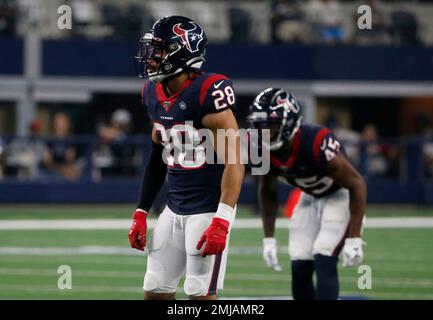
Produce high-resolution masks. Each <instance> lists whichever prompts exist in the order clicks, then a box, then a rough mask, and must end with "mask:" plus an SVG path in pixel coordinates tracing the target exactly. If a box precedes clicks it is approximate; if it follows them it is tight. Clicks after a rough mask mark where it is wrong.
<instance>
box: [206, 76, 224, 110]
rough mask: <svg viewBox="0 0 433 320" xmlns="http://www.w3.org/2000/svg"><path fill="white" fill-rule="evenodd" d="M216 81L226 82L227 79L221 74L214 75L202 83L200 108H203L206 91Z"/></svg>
mask: <svg viewBox="0 0 433 320" xmlns="http://www.w3.org/2000/svg"><path fill="white" fill-rule="evenodd" d="M218 80H228V78H227V77H226V76H225V75H222V74H214V75H213V76H210V77H209V78H207V79H206V80H205V81H203V83H202V85H201V88H200V107H203V105H204V99H205V98H206V94H207V91H208V90H209V88H210V87H211V85H212V84H214V83H215V82H216V81H218Z"/></svg>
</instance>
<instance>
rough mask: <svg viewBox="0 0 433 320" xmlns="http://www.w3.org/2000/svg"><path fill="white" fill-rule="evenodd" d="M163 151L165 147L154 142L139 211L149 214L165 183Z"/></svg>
mask: <svg viewBox="0 0 433 320" xmlns="http://www.w3.org/2000/svg"><path fill="white" fill-rule="evenodd" d="M163 149H164V147H163V146H162V145H160V144H156V143H153V142H152V150H151V152H150V156H149V161H148V162H147V166H146V169H145V170H144V174H143V180H142V183H141V188H140V195H139V200H138V205H137V208H138V209H142V210H144V211H146V212H149V210H150V208H151V207H152V204H153V201H154V200H155V198H156V196H157V195H158V192H159V190H160V189H161V187H162V185H163V184H164V181H165V175H166V173H167V166H166V164H165V163H164V162H163V161H162V157H161V155H162V150H163Z"/></svg>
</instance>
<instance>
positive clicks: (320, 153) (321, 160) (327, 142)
mask: <svg viewBox="0 0 433 320" xmlns="http://www.w3.org/2000/svg"><path fill="white" fill-rule="evenodd" d="M341 149H342V146H341V143H340V141H338V139H337V138H336V137H335V135H334V134H333V133H332V132H331V131H329V130H328V129H322V130H320V131H319V132H318V133H317V135H316V138H315V139H314V147H313V154H314V159H315V161H316V163H317V164H318V165H319V166H320V167H322V166H326V164H327V163H328V162H329V161H331V160H332V159H334V157H335V156H336V155H337V154H338V153H339V152H340V150H341Z"/></svg>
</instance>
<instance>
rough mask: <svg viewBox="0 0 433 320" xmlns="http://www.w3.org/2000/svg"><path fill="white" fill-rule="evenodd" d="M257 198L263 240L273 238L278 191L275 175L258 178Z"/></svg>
mask: <svg viewBox="0 0 433 320" xmlns="http://www.w3.org/2000/svg"><path fill="white" fill-rule="evenodd" d="M258 198H259V207H260V211H261V214H262V220H263V232H264V235H265V238H272V237H274V232H275V220H276V217H277V212H278V189H277V177H276V176H275V175H273V174H267V175H263V176H260V180H259V189H258Z"/></svg>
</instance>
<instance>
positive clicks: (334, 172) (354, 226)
mask: <svg viewBox="0 0 433 320" xmlns="http://www.w3.org/2000/svg"><path fill="white" fill-rule="evenodd" d="M326 170H327V171H328V175H329V177H331V178H332V179H333V180H334V181H335V183H337V184H338V185H340V186H342V187H343V188H346V189H348V190H349V195H350V200H349V207H350V227H349V238H360V237H361V227H362V220H363V218H364V212H365V208H366V203H367V200H366V198H367V186H366V184H365V181H364V178H363V177H362V176H361V174H360V173H359V172H358V171H357V170H356V169H355V168H354V167H353V166H352V165H351V164H350V162H349V161H348V160H347V158H346V157H345V156H344V155H343V154H342V153H338V154H337V155H336V156H335V157H334V158H333V159H332V160H331V161H329V162H328V164H327V166H326Z"/></svg>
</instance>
